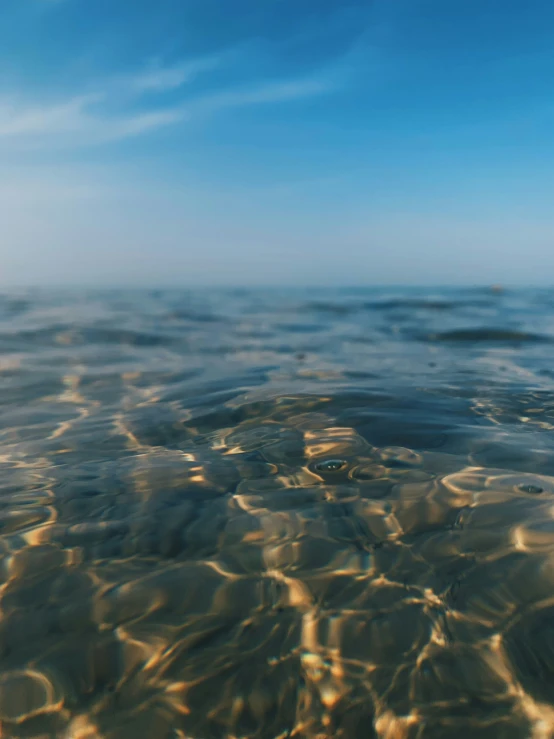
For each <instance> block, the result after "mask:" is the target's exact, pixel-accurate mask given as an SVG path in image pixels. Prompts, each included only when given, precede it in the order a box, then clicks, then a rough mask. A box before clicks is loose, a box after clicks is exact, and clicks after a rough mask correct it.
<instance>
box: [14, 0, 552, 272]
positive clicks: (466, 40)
mask: <svg viewBox="0 0 554 739" xmlns="http://www.w3.org/2000/svg"><path fill="white" fill-rule="evenodd" d="M0 65H1V66H0V69H1V72H2V73H1V75H0V165H1V166H0V223H1V232H0V235H1V242H0V250H1V251H0V256H1V261H0V283H2V284H29V283H31V284H58V283H64V284H70V283H75V284H83V283H85V284H95V283H97V284H116V285H117V284H121V285H125V284H132V285H135V284H136V285H142V284H154V283H155V284H160V285H163V284H171V285H190V284H193V285H194V284H206V285H208V284H260V283H267V284H275V283H277V284H281V283H286V284H303V283H308V284H401V283H406V284H414V283H415V284H418V283H419V284H437V283H455V284H456V283H488V282H508V283H541V284H544V283H545V282H550V281H551V280H552V274H554V271H553V270H554V197H553V196H554V136H553V134H552V132H553V130H554V125H553V124H554V3H552V2H551V0H502V1H501V0H375V1H373V2H372V1H367V2H361V0H350V1H348V0H345V1H343V2H339V0H333V2H331V0H156V2H153V1H152V0H1V2H0Z"/></svg>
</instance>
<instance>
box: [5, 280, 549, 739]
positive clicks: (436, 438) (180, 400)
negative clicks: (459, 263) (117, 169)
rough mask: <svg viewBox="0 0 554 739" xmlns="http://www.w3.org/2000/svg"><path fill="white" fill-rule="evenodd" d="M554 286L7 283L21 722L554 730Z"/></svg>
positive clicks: (8, 504) (9, 663) (269, 738)
mask: <svg viewBox="0 0 554 739" xmlns="http://www.w3.org/2000/svg"><path fill="white" fill-rule="evenodd" d="M553 430H554V291H553V290H546V289H533V290H531V289H526V290H523V289H521V290H517V289H505V290H501V289H500V288H471V289H470V288H463V289H462V288H459V289H454V288H450V289H441V288H433V289H425V290H424V289H407V288H387V289H384V288H383V289H369V288H349V289H338V288H326V289H322V288H321V289H303V290H302V289H287V290H285V289H276V288H271V289H269V288H268V289H257V290H248V289H236V290H230V289H226V290H224V289H209V290H208V289H206V290H200V289H196V290H177V289H175V290H124V291H117V290H61V289H60V290H45V289H42V290H30V289H28V290H27V289H26V290H22V289H19V290H11V291H4V292H3V293H2V294H1V295H0V468H1V475H0V557H1V565H0V736H2V737H9V738H10V739H12V738H13V739H16V738H17V739H19V738H20V737H21V738H23V737H25V738H28V739H30V738H33V739H54V738H56V739H57V738H58V737H61V738H62V739H179V738H180V739H286V738H288V737H290V738H293V737H298V738H306V739H372V738H373V737H376V738H377V737H378V738H379V739H412V738H413V739H416V738H417V739H420V738H422V739H435V738H436V739H441V738H442V737H447V738H448V739H450V738H454V739H456V738H459V739H462V738H463V739H466V738H467V737H468V736H471V737H472V739H477V738H478V737H486V738H487V739H490V737H495V739H503V738H505V739H518V738H520V737H521V739H524V738H527V737H533V739H546V737H551V736H554V454H553V449H554V447H553Z"/></svg>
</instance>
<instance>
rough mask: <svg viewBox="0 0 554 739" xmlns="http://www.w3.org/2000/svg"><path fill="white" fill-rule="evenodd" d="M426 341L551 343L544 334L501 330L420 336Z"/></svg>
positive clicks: (447, 332) (461, 330)
mask: <svg viewBox="0 0 554 739" xmlns="http://www.w3.org/2000/svg"><path fill="white" fill-rule="evenodd" d="M421 338H423V339H424V340H426V341H431V342H433V341H437V342H441V341H443V342H452V343H458V342H459V343H468V344H470V343H492V344H495V343H496V344H532V343H551V342H552V338H551V337H550V336H547V335H546V334H539V333H533V332H530V331H517V330H515V329H502V328H468V329H454V330H452V331H442V332H438V333H431V334H427V335H426V336H422V337H421Z"/></svg>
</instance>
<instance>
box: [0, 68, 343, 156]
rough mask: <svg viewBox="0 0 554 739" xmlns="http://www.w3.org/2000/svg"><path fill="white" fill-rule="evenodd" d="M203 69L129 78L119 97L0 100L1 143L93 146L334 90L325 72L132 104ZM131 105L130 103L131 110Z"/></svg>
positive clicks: (109, 90) (111, 91) (110, 91)
mask: <svg viewBox="0 0 554 739" xmlns="http://www.w3.org/2000/svg"><path fill="white" fill-rule="evenodd" d="M209 63H210V64H214V63H215V62H214V61H210V62H209ZM207 65H208V60H204V61H202V62H192V63H188V64H184V65H182V66H179V67H172V68H165V69H164V68H160V69H158V70H155V71H152V72H150V73H148V75H139V76H136V77H134V78H129V79H128V80H127V83H126V91H127V95H123V94H121V90H120V88H117V86H115V87H114V85H113V83H112V81H108V82H107V83H106V84H105V85H104V89H103V91H101V92H97V93H94V94H88V95H77V96H74V97H70V98H69V99H66V100H63V101H59V102H54V103H52V102H43V103H37V102H31V103H24V102H21V100H13V99H12V100H10V99H4V100H2V99H1V98H0V141H2V140H3V139H4V140H10V141H11V142H16V143H20V144H22V145H23V146H25V147H27V146H31V147H41V146H42V145H46V146H52V145H56V146H63V147H68V146H70V147H75V146H90V145H97V144H100V143H105V142H108V141H115V140H118V139H125V138H129V137H133V136H139V135H142V134H146V133H148V132H152V131H155V130H157V129H161V128H164V127H167V126H171V125H176V124H179V123H183V122H184V121H186V120H188V119H189V118H191V117H193V116H195V115H210V114H215V113H217V112H219V111H222V110H225V109H230V108H238V107H243V106H252V105H264V104H265V105H267V104H277V103H284V102H287V101H293V100H301V99H304V98H309V97H313V96H317V95H322V94H324V93H328V92H331V91H332V90H333V89H335V88H336V86H337V80H336V78H335V75H333V74H327V75H325V76H322V77H319V78H318V77H312V78H304V79H296V80H286V81H278V82H272V83H266V84H263V85H260V86H257V87H250V88H247V87H243V88H231V89H223V90H220V91H217V92H215V93H212V94H209V95H204V96H199V97H198V96H197V97H193V98H189V99H188V100H185V101H183V102H182V103H179V104H177V105H174V106H171V107H159V106H158V107H152V106H151V105H146V104H142V105H137V103H139V104H140V102H141V98H142V96H143V95H144V94H146V93H148V92H154V91H157V92H161V91H163V90H170V89H175V88H177V87H181V86H182V85H184V84H185V83H186V81H187V79H190V77H191V75H193V74H195V73H196V72H198V71H199V70H200V68H204V69H206V68H207ZM130 103H133V108H132V112H131V110H130V107H129V104H130Z"/></svg>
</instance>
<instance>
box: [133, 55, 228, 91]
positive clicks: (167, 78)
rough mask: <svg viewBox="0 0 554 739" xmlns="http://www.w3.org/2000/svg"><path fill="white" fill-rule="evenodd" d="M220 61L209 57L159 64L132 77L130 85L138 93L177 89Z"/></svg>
mask: <svg viewBox="0 0 554 739" xmlns="http://www.w3.org/2000/svg"><path fill="white" fill-rule="evenodd" d="M219 63H220V60H219V58H218V57H207V58H205V59H197V60H194V61H191V62H184V63H183V64H178V65H175V66H173V67H160V66H157V67H154V68H152V69H150V70H148V71H146V72H143V73H140V74H137V75H136V76H135V77H133V78H131V79H130V80H129V86H130V88H131V90H132V91H134V92H137V93H149V92H165V91H167V90H175V89H178V88H179V87H182V86H183V85H185V84H187V83H188V82H192V80H193V79H194V78H195V77H197V76H198V75H199V74H201V73H202V72H206V71H209V70H211V69H214V68H215V67H217V66H218V65H219Z"/></svg>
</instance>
